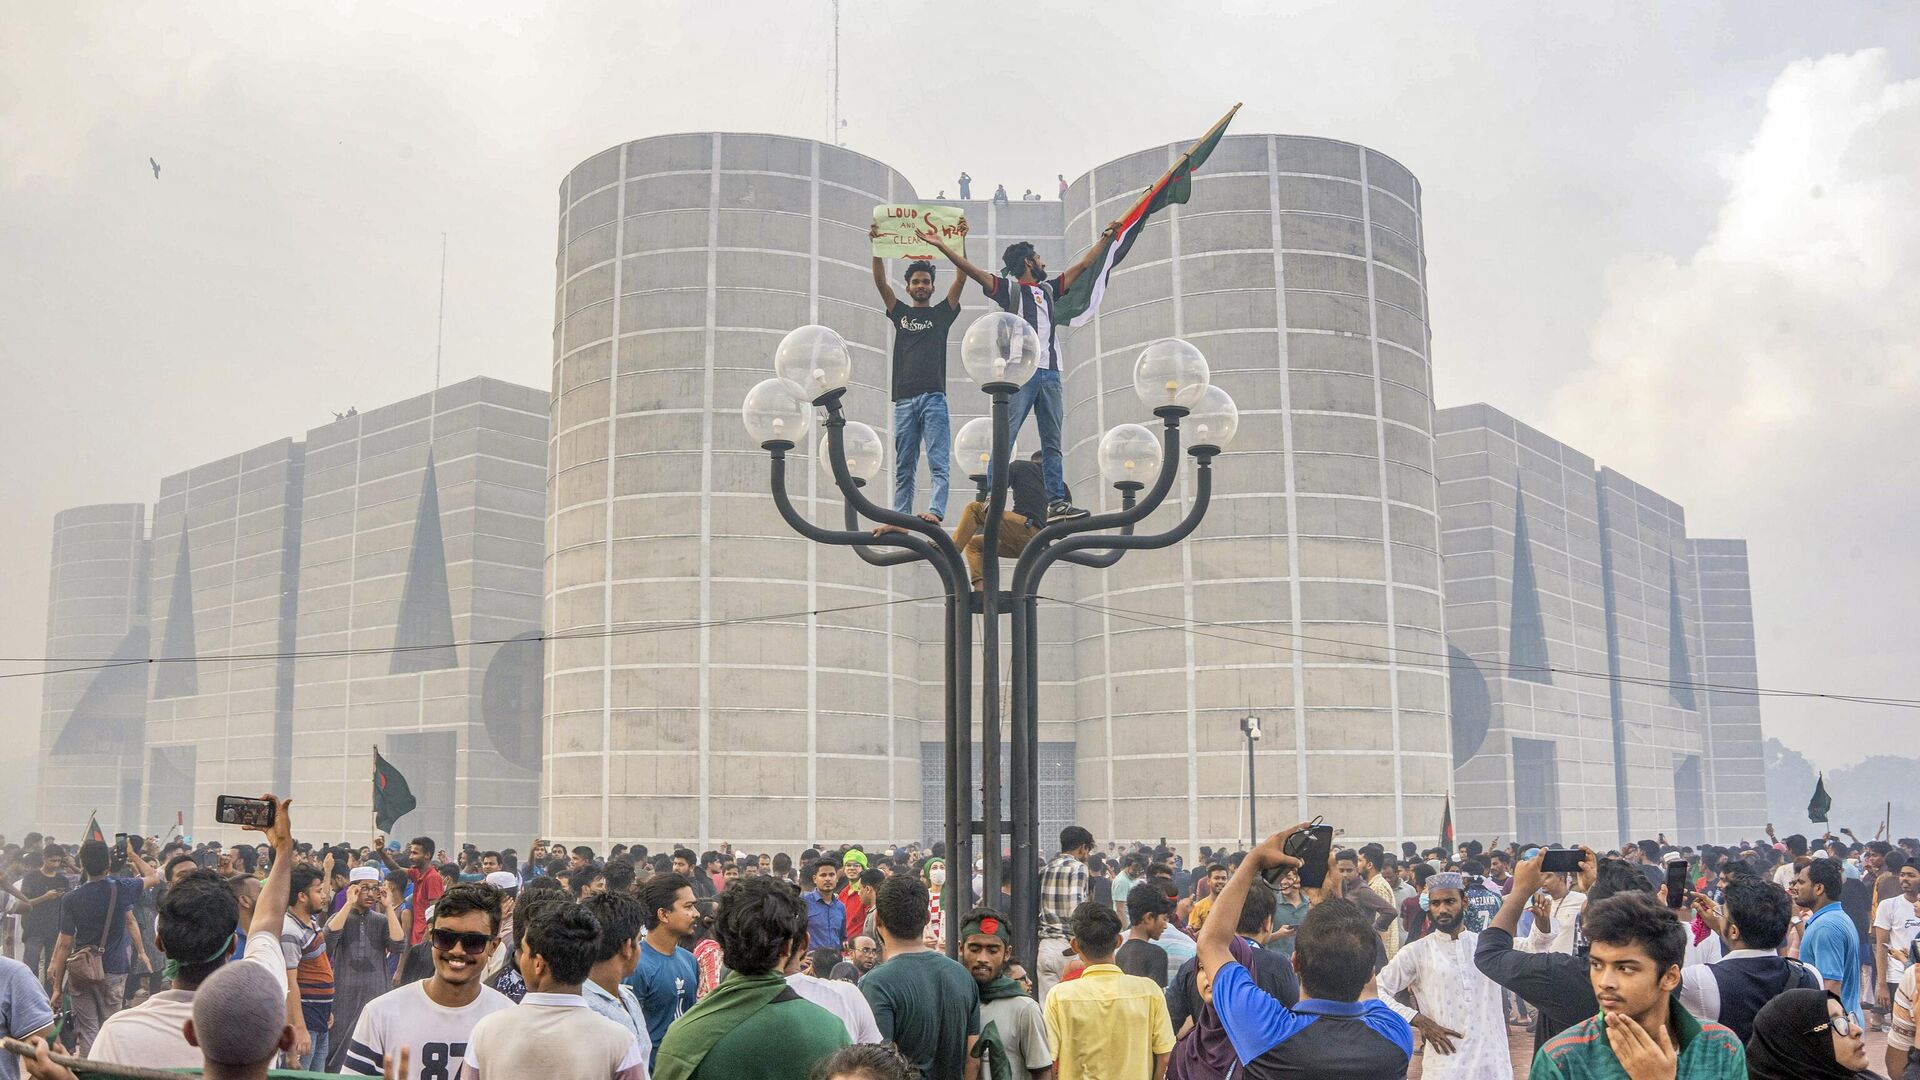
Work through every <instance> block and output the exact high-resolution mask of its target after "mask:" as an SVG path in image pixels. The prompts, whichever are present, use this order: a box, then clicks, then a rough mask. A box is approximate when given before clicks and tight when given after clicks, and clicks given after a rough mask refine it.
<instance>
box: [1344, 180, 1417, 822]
mask: <svg viewBox="0 0 1920 1080" xmlns="http://www.w3.org/2000/svg"><path fill="white" fill-rule="evenodd" d="M1354 153H1355V154H1356V155H1358V157H1359V158H1360V230H1361V234H1362V236H1363V238H1364V239H1365V241H1366V245H1367V262H1366V268H1367V350H1368V354H1369V355H1370V356H1371V357H1372V358H1373V425H1374V452H1375V453H1376V454H1378V455H1379V462H1380V535H1381V541H1382V544H1383V545H1384V550H1383V552H1382V557H1383V559H1384V560H1385V576H1386V581H1385V582H1384V583H1383V584H1384V587H1385V588H1386V590H1387V704H1388V708H1390V709H1391V710H1392V716H1391V720H1392V727H1393V828H1394V835H1395V836H1405V835H1406V834H1407V807H1406V768H1405V765H1404V763H1403V762H1402V761H1401V758H1400V652H1399V648H1400V642H1399V636H1400V635H1399V631H1398V627H1397V616H1396V613H1395V608H1394V595H1393V587H1394V577H1393V498H1392V494H1391V492H1390V491H1389V489H1388V485H1387V471H1388V470H1387V413H1386V382H1385V376H1384V375H1383V374H1382V373H1381V370H1380V309H1379V306H1378V305H1379V298H1378V290H1376V288H1375V287H1374V278H1373V275H1374V269H1373V186H1372V180H1371V179H1370V178H1369V176H1368V175H1367V152H1366V150H1365V149H1363V148H1359V147H1356V148H1355V149H1354ZM1429 436H1431V433H1429Z"/></svg>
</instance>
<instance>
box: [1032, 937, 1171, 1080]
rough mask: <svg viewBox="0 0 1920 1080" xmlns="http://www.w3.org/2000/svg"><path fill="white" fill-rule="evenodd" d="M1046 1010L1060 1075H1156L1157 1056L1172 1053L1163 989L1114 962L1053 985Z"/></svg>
mask: <svg viewBox="0 0 1920 1080" xmlns="http://www.w3.org/2000/svg"><path fill="white" fill-rule="evenodd" d="M1044 1013H1045V1016H1046V1021H1047V1039H1048V1041H1049V1042H1051V1043H1052V1044H1053V1056H1054V1060H1055V1061H1056V1062H1057V1063H1058V1065H1059V1080H1102V1078H1106V1077H1116V1076H1126V1077H1131V1076H1142V1077H1145V1076H1152V1075H1153V1058H1154V1055H1155V1054H1170V1053H1172V1052H1173V1020H1172V1018H1171V1017H1169V1016H1168V1015H1167V999H1166V994H1165V991H1163V990H1161V989H1160V987H1159V986H1158V985H1156V984H1155V983H1154V981H1153V980H1152V979H1147V978H1142V977H1141V976H1138V975H1128V974H1126V973H1125V972H1123V971H1121V970H1120V969H1119V968H1118V967H1116V966H1114V965H1113V964H1095V965H1093V966H1092V967H1089V968H1087V969H1086V970H1085V971H1083V972H1081V974H1080V977H1079V978H1078V979H1075V980H1073V981H1072V982H1063V983H1061V984H1059V985H1058V986H1055V987H1054V988H1053V989H1052V990H1051V991H1049V992H1048V993H1047V1003H1046V1008H1045V1009H1044Z"/></svg>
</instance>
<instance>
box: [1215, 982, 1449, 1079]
mask: <svg viewBox="0 0 1920 1080" xmlns="http://www.w3.org/2000/svg"><path fill="white" fill-rule="evenodd" d="M1213 1008H1214V1012H1215V1013H1217V1014H1218V1015H1219V1017H1220V1026H1221V1027H1223V1028H1225V1029H1226V1032H1227V1039H1228V1041H1229V1042H1231V1043H1232V1044H1233V1053H1234V1056H1235V1057H1237V1058H1239V1059H1240V1063H1241V1064H1242V1065H1244V1066H1246V1071H1245V1072H1244V1073H1243V1075H1244V1076H1246V1077H1247V1078H1249V1080H1258V1078H1260V1077H1264V1076H1312V1077H1317V1078H1325V1080H1342V1078H1350V1080H1382V1078H1385V1077H1395V1076H1405V1075H1406V1073H1407V1062H1408V1061H1409V1060H1410V1059H1411V1058H1412V1057H1413V1028H1412V1027H1410V1026H1408V1024H1407V1022H1406V1021H1405V1020H1402V1019H1400V1017H1399V1015H1398V1014H1396V1013H1395V1012H1394V1011H1393V1010H1392V1009H1390V1008H1388V1007H1387V1003H1386V1002H1384V1001H1381V1000H1379V999H1378V998H1370V999H1368V1000H1366V1001H1322V1000H1319V999H1316V998H1305V997H1303V998H1301V999H1300V1002H1299V1004H1297V1005H1295V1006H1293V1007H1292V1008H1288V1007H1287V1006H1286V1005H1284V1004H1282V1003H1281V1001H1280V999H1278V998H1276V997H1274V996H1273V995H1272V994H1269V993H1267V992H1266V991H1265V990H1262V989H1261V988H1260V987H1259V986H1258V985H1256V984H1255V983H1254V981H1253V977H1252V976H1251V975H1249V974H1248V973H1247V969H1246V968H1244V967H1242V966H1241V965H1240V964H1238V963H1231V964H1226V965H1224V966H1222V967H1221V968H1220V972H1219V974H1218V975H1217V976H1215V978H1214V980H1213Z"/></svg>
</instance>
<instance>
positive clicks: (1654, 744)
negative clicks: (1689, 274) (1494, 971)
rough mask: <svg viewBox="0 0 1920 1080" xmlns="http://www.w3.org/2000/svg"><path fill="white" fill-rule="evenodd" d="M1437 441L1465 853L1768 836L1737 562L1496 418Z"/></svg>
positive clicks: (1599, 471)
mask: <svg viewBox="0 0 1920 1080" xmlns="http://www.w3.org/2000/svg"><path fill="white" fill-rule="evenodd" d="M1439 431H1440V435H1439V454H1440V464H1439V470H1440V479H1441V483H1440V490H1441V504H1442V511H1441V513H1442V521H1443V526H1444V536H1445V551H1446V560H1445V561H1446V586H1445V592H1446V605H1447V613H1446V619H1447V653H1448V664H1449V667H1450V669H1451V672H1452V682H1451V686H1450V696H1451V712H1452V722H1453V743H1454V763H1455V777H1454V779H1455V786H1456V795H1457V803H1456V821H1457V822H1458V825H1459V830H1460V834H1461V835H1463V836H1469V835H1470V836H1508V837H1519V838H1522V839H1528V838H1549V837H1557V838H1560V839H1562V840H1565V841H1567V842H1579V843H1589V844H1593V845H1594V846H1596V847H1600V846H1613V845H1617V844H1619V843H1620V842H1621V841H1622V840H1624V839H1640V838H1647V837H1653V836H1656V835H1661V834H1664V835H1666V836H1667V837H1668V838H1669V839H1672V840H1674V841H1676V842H1681V843H1700V842H1703V841H1706V840H1709V839H1712V838H1724V837H1727V836H1735V835H1750V834H1753V833H1755V832H1757V830H1758V829H1759V828H1760V827H1761V826H1762V825H1764V814H1765V801H1766V800H1765V778H1764V775H1763V771H1762V768H1761V765H1762V763H1761V761H1760V735H1759V703H1758V698H1757V697H1755V696H1754V695H1752V694H1745V693H1740V692H1739V688H1741V687H1754V686H1757V685H1758V684H1757V681H1756V679H1757V674H1756V671H1755V662H1754V655H1753V622H1752V606H1751V596H1750V593H1748V591H1747V584H1746V549H1745V544H1744V543H1743V542H1740V541H1696V540H1690V539H1688V537H1687V535H1686V520H1685V512H1684V510H1683V509H1682V508H1681V507H1679V506H1678V505H1676V504H1675V503H1673V502H1672V501H1671V500H1668V499H1666V498H1664V497H1662V496H1661V495H1659V494H1658V493H1656V492H1654V491H1651V490H1649V489H1647V488H1645V487H1644V486H1642V485H1640V484H1637V483H1635V482H1634V481H1633V480H1631V479H1629V478H1628V477H1625V476H1623V475H1621V474H1620V473H1618V472H1616V471H1614V470H1612V469H1608V468H1605V467H1597V466H1596V465H1595V463H1594V461H1593V459H1592V458H1590V457H1587V456H1586V455H1584V454H1582V453H1580V452H1579V451H1576V450H1574V449H1572V448H1571V447H1568V446H1565V445H1564V444H1561V443H1559V442H1557V441H1555V440H1553V439H1552V438H1549V437H1548V436H1546V435H1544V434H1542V433H1541V432H1539V431H1537V430H1535V429H1533V428H1530V427H1528V426H1527V425H1525V424H1523V423H1520V422H1519V421H1517V420H1515V419H1513V418H1512V417H1510V416H1507V415H1506V414H1504V413H1501V412H1499V411H1498V410H1496V409H1493V408H1491V407H1489V406H1486V405H1468V406H1462V407H1460V408H1452V409H1444V410H1441V412H1440V414H1439ZM1703 559H1704V560H1707V561H1706V562H1705V563H1704V565H1703V563H1702V560H1703ZM1709 590H1711V594H1712V596H1713V599H1714V602H1713V603H1712V604H1711V605H1707V604H1706V603H1704V601H1703V596H1704V595H1706V594H1707V593H1708V591H1709ZM1709 607H1710V608H1711V613H1710V614H1709ZM1709 656H1711V657H1712V661H1711V663H1708V662H1707V660H1706V658H1707V657H1709ZM1709 667H1711V668H1712V669H1714V670H1713V673H1712V674H1711V676H1710V675H1709V673H1708V668H1709ZM1723 673H1724V676H1725V677H1724V678H1722V677H1721V675H1722V674H1723ZM1716 708H1717V709H1718V713H1717V714H1716V711H1715V710H1716ZM1716 715H1717V720H1716ZM1716 733H1718V734H1719V739H1718V740H1717V741H1716V740H1715V735H1716ZM1756 815H1760V816H1756Z"/></svg>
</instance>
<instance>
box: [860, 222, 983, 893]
mask: <svg viewBox="0 0 1920 1080" xmlns="http://www.w3.org/2000/svg"><path fill="white" fill-rule="evenodd" d="M870 235H871V236H873V237H874V238H875V239H878V238H879V236H880V226H878V225H875V226H873V228H872V230H871V231H870ZM966 242H967V220H966V219H965V218H961V219H960V240H959V243H960V245H961V247H962V248H963V249H964V248H965V246H966ZM966 284H967V277H966V275H965V274H955V275H953V284H952V285H950V286H948V288H947V295H946V297H945V298H944V299H942V300H941V301H940V302H939V303H937V304H934V303H930V302H929V301H931V300H932V298H933V264H932V263H930V262H927V261H926V260H924V259H919V260H915V261H914V262H911V263H908V264H907V298H908V299H909V300H912V301H913V302H912V303H911V304H903V303H901V302H900V298H899V297H897V296H895V295H894V292H893V283H892V282H890V281H888V280H887V263H886V260H885V259H882V258H880V257H879V256H878V255H876V256H874V258H873V287H874V288H875V289H877V290H879V292H880V303H881V304H882V305H883V306H884V307H885V308H886V312H887V321H888V322H890V323H892V324H893V456H894V467H893V509H894V511H895V512H896V513H901V514H911V513H913V481H914V473H915V471H916V470H917V469H918V467H919V462H920V444H921V443H922V442H923V441H924V442H925V443H926V447H927V479H928V481H929V482H930V483H931V484H932V487H933V492H932V495H931V497H930V498H929V499H928V501H927V512H926V513H924V514H921V515H920V517H921V518H922V519H924V520H926V521H929V522H932V523H934V524H936V525H937V524H939V523H940V522H941V521H943V520H944V519H945V518H946V516H947V458H948V451H949V448H950V447H951V446H952V444H953V436H952V434H951V426H950V424H949V421H948V416H947V333H948V331H949V330H951V329H952V328H953V321H954V320H955V319H957V318H959V317H960V293H961V291H962V290H963V289H964V288H966ZM890 528H893V527H891V526H882V529H883V530H886V529H890ZM853 855H854V853H853V852H848V853H847V861H848V863H849V864H851V863H852V862H853V861H854V860H853ZM866 868H867V860H866V856H865V855H864V854H863V855H861V857H860V859H859V868H858V869H855V868H854V867H853V866H852V865H849V866H848V867H847V871H848V872H847V878H848V880H849V881H852V880H853V878H854V875H856V874H858V873H859V872H860V870H865V869H866Z"/></svg>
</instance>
